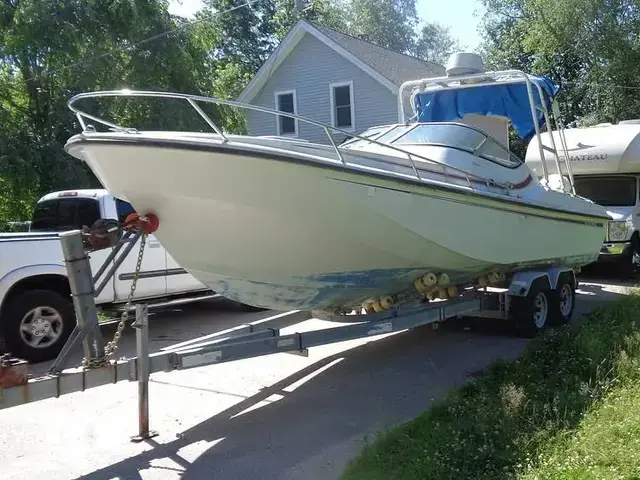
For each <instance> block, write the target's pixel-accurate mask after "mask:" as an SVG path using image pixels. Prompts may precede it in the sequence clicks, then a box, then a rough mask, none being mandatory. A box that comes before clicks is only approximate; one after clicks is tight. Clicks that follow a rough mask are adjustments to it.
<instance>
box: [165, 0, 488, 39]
mask: <svg viewBox="0 0 640 480" xmlns="http://www.w3.org/2000/svg"><path fill="white" fill-rule="evenodd" d="M291 1H292V2H293V0H291ZM200 7H201V0H170V7H169V11H170V12H171V13H172V14H176V15H181V16H185V17H190V16H191V15H193V14H194V13H195V12H197V11H198V10H199V9H200ZM416 7H417V10H418V16H419V17H420V19H421V20H426V21H429V22H437V23H440V24H441V25H444V26H447V27H449V32H450V33H451V35H452V36H453V37H457V38H458V40H459V41H460V43H461V44H462V46H463V47H465V48H464V49H465V50H466V51H474V50H475V49H476V47H477V46H478V44H479V43H480V41H481V38H480V36H479V34H478V33H477V31H476V30H477V28H478V25H479V23H480V19H481V18H482V13H483V12H484V7H483V6H482V4H481V3H480V0H448V1H444V2H443V1H442V0H438V1H436V0H417V1H416Z"/></svg>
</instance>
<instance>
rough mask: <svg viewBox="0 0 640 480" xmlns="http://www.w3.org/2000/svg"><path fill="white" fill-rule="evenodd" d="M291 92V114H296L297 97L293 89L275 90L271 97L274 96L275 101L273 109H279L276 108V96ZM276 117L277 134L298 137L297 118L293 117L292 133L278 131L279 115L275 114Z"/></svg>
mask: <svg viewBox="0 0 640 480" xmlns="http://www.w3.org/2000/svg"><path fill="white" fill-rule="evenodd" d="M290 93H292V94H293V114H294V115H297V114H298V97H297V95H296V91H295V90H279V91H277V92H274V93H273V98H274V102H275V108H274V110H278V111H280V109H279V108H278V97H279V96H280V95H288V94H290ZM275 117H276V132H277V134H278V136H283V137H298V132H299V130H298V119H297V118H294V119H293V128H294V129H295V132H294V133H280V115H275Z"/></svg>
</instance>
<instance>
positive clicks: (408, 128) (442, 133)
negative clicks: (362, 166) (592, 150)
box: [340, 123, 523, 168]
mask: <svg viewBox="0 0 640 480" xmlns="http://www.w3.org/2000/svg"><path fill="white" fill-rule="evenodd" d="M382 132H384V133H382ZM360 136H361V137H365V138H370V139H372V140H375V141H376V142H380V143H385V144H388V145H394V146H398V147H399V148H402V147H401V146H402V145H435V146H443V147H451V148H459V149H462V150H465V151H468V152H469V153H472V154H474V155H477V156H478V157H481V158H484V159H486V160H489V161H492V162H495V163H498V164H500V165H502V166H504V167H508V168H516V167H517V166H519V165H521V164H522V163H523V162H522V160H521V159H520V158H518V157H517V156H516V155H514V154H513V153H512V152H511V151H510V150H508V149H507V148H506V147H504V146H502V145H501V144H500V143H498V142H497V141H496V140H495V139H493V138H492V137H491V136H489V135H487V134H485V133H483V132H481V131H480V130H477V129H475V128H472V127H469V126H467V125H463V124H460V123H421V124H417V125H416V124H408V125H407V124H401V125H395V126H393V127H388V126H387V127H375V128H371V129H369V130H366V131H365V132H364V133H362V134H360ZM365 145H371V142H368V141H367V140H364V139H360V138H355V139H352V140H349V141H347V142H345V143H343V144H342V145H341V146H340V147H341V148H342V147H347V148H360V147H364V146H365Z"/></svg>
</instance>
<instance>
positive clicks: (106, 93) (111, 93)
mask: <svg viewBox="0 0 640 480" xmlns="http://www.w3.org/2000/svg"><path fill="white" fill-rule="evenodd" d="M104 97H149V98H167V99H174V100H180V99H182V100H184V101H186V102H187V103H188V104H189V105H190V106H191V107H192V108H193V109H194V110H195V111H196V112H197V113H198V115H199V116H200V117H201V118H202V119H203V120H204V121H205V122H206V123H207V125H209V126H210V127H211V128H212V129H213V131H214V132H215V133H216V134H218V135H219V136H220V137H221V138H222V140H223V142H225V143H229V142H231V140H230V139H229V136H228V135H229V134H228V133H225V132H224V131H223V130H222V129H221V128H220V127H218V126H217V125H216V123H215V122H214V121H213V120H212V119H211V118H210V117H209V115H207V114H206V112H204V110H202V108H201V107H200V106H199V105H198V102H202V103H210V104H216V105H228V106H232V107H239V108H241V109H245V110H254V111H258V112H263V113H268V114H271V115H276V116H286V117H290V118H294V119H296V120H298V121H301V122H303V123H308V124H311V125H315V126H317V127H320V128H322V129H323V130H324V132H325V134H326V135H327V137H328V138H329V142H330V143H331V145H332V147H333V149H334V151H335V153H336V155H337V157H338V159H339V160H340V162H341V163H342V164H343V165H345V166H346V165H351V164H350V163H348V162H347V161H346V160H345V158H344V155H343V153H342V151H341V149H340V146H339V145H338V144H336V142H335V140H334V138H333V136H332V135H331V132H340V133H343V134H345V135H347V136H348V137H351V140H354V139H359V140H363V141H365V142H369V143H372V144H375V145H379V146H381V147H384V148H388V149H391V150H394V151H397V152H400V153H402V154H403V155H404V156H406V158H407V159H408V160H409V163H410V166H411V168H412V170H413V173H414V175H415V177H416V179H418V180H419V181H422V182H424V181H425V179H424V178H423V177H422V176H421V175H420V173H419V171H418V167H417V166H416V163H415V161H414V158H418V159H420V160H422V161H424V162H428V163H431V164H436V165H440V166H442V167H443V169H444V172H443V174H444V175H445V176H446V175H447V174H448V173H447V170H450V171H455V172H458V173H460V174H462V175H464V177H465V180H466V182H467V184H468V186H469V187H470V188H473V186H472V179H473V180H474V181H476V182H481V183H483V184H486V185H488V186H495V187H498V188H502V189H504V190H506V191H507V192H509V191H510V190H511V189H512V188H513V185H511V184H509V183H503V182H497V181H495V180H493V179H491V178H486V177H482V176H480V175H477V174H475V173H473V172H470V171H468V170H465V169H463V168H459V167H456V166H453V165H449V164H446V163H444V162H441V161H439V160H435V159H433V158H428V157H426V156H424V155H421V154H419V153H415V152H410V151H408V150H405V149H403V148H400V147H397V146H395V145H391V144H389V143H383V142H379V141H377V140H375V139H372V138H369V137H363V136H361V135H358V134H355V133H353V132H350V131H347V130H344V129H342V128H339V127H334V126H332V125H328V124H325V123H322V122H319V121H317V120H313V119H311V118H307V117H303V116H301V115H297V114H293V113H289V112H283V111H280V110H275V109H271V108H268V107H263V106H259V105H250V104H246V103H242V102H237V101H234V100H226V99H222V98H217V97H206V96H201V95H191V94H185V93H175V92H159V91H149V90H129V89H122V90H103V91H95V92H85V93H80V94H77V95H74V96H73V97H71V98H70V99H69V100H68V101H67V107H68V108H69V109H70V110H71V111H72V112H73V113H74V114H75V115H76V118H77V119H78V122H79V123H80V126H81V127H82V129H83V130H87V124H86V123H85V119H89V120H92V121H94V122H97V123H99V124H102V125H104V126H107V127H109V128H111V129H113V130H115V131H119V132H129V133H136V132H138V130H137V129H136V128H133V127H127V126H122V125H118V124H115V123H112V122H110V121H108V120H105V119H103V118H100V117H97V116H95V115H92V114H90V113H88V112H86V111H83V110H81V109H80V108H79V107H78V106H77V102H78V101H80V100H83V99H88V98H104ZM430 123H431V124H434V125H435V124H438V125H441V124H455V125H458V126H460V127H464V128H468V129H471V130H474V131H476V132H478V133H480V134H481V135H483V136H484V137H485V141H486V140H490V139H491V137H490V136H489V135H488V134H487V133H486V132H483V131H482V130H480V129H478V128H475V127H472V126H470V125H465V124H461V123H455V122H430ZM424 124H425V123H417V122H416V123H414V124H413V126H414V127H415V126H418V125H424ZM396 125H411V124H410V123H409V122H405V123H400V124H394V125H389V127H393V126H396ZM483 143H484V142H483ZM425 145H428V143H427V144H425ZM434 145H438V146H443V145H439V144H434ZM449 146H451V147H456V148H460V147H459V146H456V145H449ZM503 148H504V147H503ZM462 149H463V150H465V151H466V152H468V153H471V154H473V155H476V156H480V154H479V153H478V152H477V150H478V149H476V150H472V149H466V148H462ZM505 150H506V151H507V152H509V153H510V151H509V150H508V149H506V148H505ZM356 165H357V164H356ZM353 166H355V165H353Z"/></svg>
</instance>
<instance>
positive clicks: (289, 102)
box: [276, 90, 298, 135]
mask: <svg viewBox="0 0 640 480" xmlns="http://www.w3.org/2000/svg"><path fill="white" fill-rule="evenodd" d="M276 110H278V111H280V112H287V113H293V114H294V115H296V114H297V108H296V92H295V90H291V91H287V92H276ZM277 121H278V135H297V134H298V120H297V119H295V118H292V117H286V116H280V115H278V117H277Z"/></svg>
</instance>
